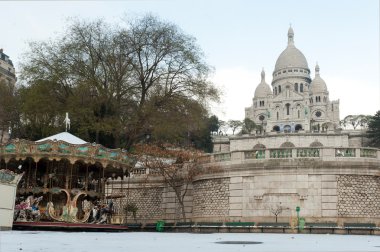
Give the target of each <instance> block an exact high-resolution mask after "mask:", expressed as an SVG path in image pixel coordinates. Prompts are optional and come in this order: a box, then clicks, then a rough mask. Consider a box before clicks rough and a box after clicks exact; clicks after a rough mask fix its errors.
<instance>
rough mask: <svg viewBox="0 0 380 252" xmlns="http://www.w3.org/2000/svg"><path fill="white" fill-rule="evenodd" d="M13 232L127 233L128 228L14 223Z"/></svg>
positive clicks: (78, 224) (85, 224)
mask: <svg viewBox="0 0 380 252" xmlns="http://www.w3.org/2000/svg"><path fill="white" fill-rule="evenodd" d="M13 230H44V231H72V232H125V231H128V226H123V225H111V224H91V223H66V222H42V221H41V222H21V221H16V222H13Z"/></svg>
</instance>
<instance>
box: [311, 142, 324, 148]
mask: <svg viewBox="0 0 380 252" xmlns="http://www.w3.org/2000/svg"><path fill="white" fill-rule="evenodd" d="M310 147H323V144H322V143H321V142H319V141H318V140H315V141H314V142H312V143H311V144H310Z"/></svg>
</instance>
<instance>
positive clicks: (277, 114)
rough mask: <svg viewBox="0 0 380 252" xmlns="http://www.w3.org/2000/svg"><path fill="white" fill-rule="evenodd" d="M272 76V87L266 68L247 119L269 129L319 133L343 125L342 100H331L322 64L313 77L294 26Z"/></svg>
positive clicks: (266, 130) (267, 130)
mask: <svg viewBox="0 0 380 252" xmlns="http://www.w3.org/2000/svg"><path fill="white" fill-rule="evenodd" d="M272 77H273V80H272V85H271V86H272V87H270V86H269V85H268V84H267V83H266V82H265V72H264V70H263V71H262V73H261V82H260V84H259V85H258V86H257V87H256V90H255V94H254V97H253V99H252V105H251V106H250V107H247V108H246V109H245V117H246V118H250V119H251V120H253V121H254V122H255V123H256V124H257V125H261V126H262V127H263V129H264V131H265V132H297V131H305V130H306V131H310V130H312V131H318V132H319V131H326V130H327V129H336V128H338V127H339V101H330V99H329V92H328V89H327V85H326V83H325V81H324V80H323V79H322V78H321V76H320V68H319V66H318V65H317V66H316V67H315V78H314V79H313V80H311V77H310V69H309V66H308V63H307V60H306V58H305V56H304V55H303V53H302V52H301V51H300V50H298V49H297V48H296V47H295V44H294V31H293V29H292V28H290V29H289V31H288V46H287V47H286V49H285V50H284V51H283V52H282V53H281V54H280V56H279V57H278V59H277V61H276V66H275V69H274V71H273V75H272Z"/></svg>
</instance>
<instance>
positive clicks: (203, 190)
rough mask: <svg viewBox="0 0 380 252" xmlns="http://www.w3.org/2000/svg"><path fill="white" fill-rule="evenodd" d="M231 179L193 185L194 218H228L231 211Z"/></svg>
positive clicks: (199, 182)
mask: <svg viewBox="0 0 380 252" xmlns="http://www.w3.org/2000/svg"><path fill="white" fill-rule="evenodd" d="M229 182H230V179H229V178H218V179H208V180H200V181H196V182H194V184H193V188H194V189H193V217H197V216H198V217H206V216H208V217H210V216H211V217H226V216H228V210H229Z"/></svg>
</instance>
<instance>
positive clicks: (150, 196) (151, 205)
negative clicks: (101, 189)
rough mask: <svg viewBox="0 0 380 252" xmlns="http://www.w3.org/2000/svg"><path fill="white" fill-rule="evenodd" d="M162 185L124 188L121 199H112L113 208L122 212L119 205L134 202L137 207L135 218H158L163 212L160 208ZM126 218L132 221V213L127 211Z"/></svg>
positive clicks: (116, 191)
mask: <svg viewBox="0 0 380 252" xmlns="http://www.w3.org/2000/svg"><path fill="white" fill-rule="evenodd" d="M163 190H164V188H163V187H149V188H138V189H135V188H134V189H128V190H124V194H125V197H124V198H122V199H121V200H117V199H116V200H114V210H115V212H117V213H119V214H123V211H124V210H123V209H121V208H120V206H127V204H135V205H136V207H137V209H138V210H137V214H136V220H158V219H161V218H162V216H163V213H164V209H163V208H162V201H163V197H162V196H163ZM114 193H116V194H118V193H120V190H114ZM127 219H128V220H130V221H129V222H133V221H134V220H133V215H132V213H129V214H128V216H127Z"/></svg>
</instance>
